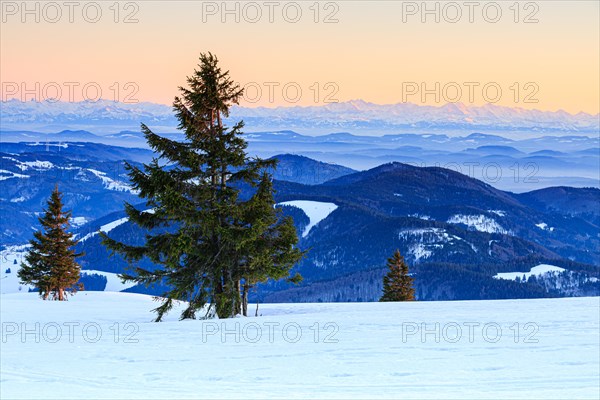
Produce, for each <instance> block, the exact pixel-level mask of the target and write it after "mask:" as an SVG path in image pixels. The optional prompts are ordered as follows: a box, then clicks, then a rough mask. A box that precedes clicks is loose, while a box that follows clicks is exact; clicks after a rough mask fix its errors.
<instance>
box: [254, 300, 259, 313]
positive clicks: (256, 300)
mask: <svg viewBox="0 0 600 400" xmlns="http://www.w3.org/2000/svg"><path fill="white" fill-rule="evenodd" d="M254 316H255V317H258V299H256V312H254Z"/></svg>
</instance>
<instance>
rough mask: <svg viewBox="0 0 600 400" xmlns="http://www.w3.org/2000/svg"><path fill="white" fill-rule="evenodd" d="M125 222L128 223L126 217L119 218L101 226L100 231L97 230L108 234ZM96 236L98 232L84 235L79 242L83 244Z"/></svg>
mask: <svg viewBox="0 0 600 400" xmlns="http://www.w3.org/2000/svg"><path fill="white" fill-rule="evenodd" d="M127 221H129V218H128V217H123V218H119V219H118V220H116V221H113V222H109V223H108V224H106V225H102V226H101V227H100V229H98V230H99V231H101V232H104V233H108V232H110V231H112V230H113V229H115V228H116V227H117V226H119V225H123V224H124V223H125V222H127ZM97 234H98V232H92V233H88V234H87V235H85V236H84V237H82V238H81V240H80V241H81V242H85V241H86V240H88V239H89V238H91V237H92V236H96V235H97Z"/></svg>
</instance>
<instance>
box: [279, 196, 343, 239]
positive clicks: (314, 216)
mask: <svg viewBox="0 0 600 400" xmlns="http://www.w3.org/2000/svg"><path fill="white" fill-rule="evenodd" d="M278 205H280V206H292V207H297V208H299V209H301V210H302V211H304V213H305V214H306V215H307V216H308V219H309V220H310V223H309V224H308V225H307V226H306V228H304V232H303V233H302V237H307V236H308V234H309V233H310V231H311V229H312V228H313V227H315V226H316V225H317V224H318V223H319V222H321V221H323V220H324V219H325V218H327V217H328V216H329V214H331V213H332V212H334V211H335V210H336V209H337V208H338V206H337V205H336V204H334V203H324V202H320V201H308V200H294V201H286V202H283V203H279V204H278Z"/></svg>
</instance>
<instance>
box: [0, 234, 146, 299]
mask: <svg viewBox="0 0 600 400" xmlns="http://www.w3.org/2000/svg"><path fill="white" fill-rule="evenodd" d="M29 247H30V245H29V244H26V245H20V246H7V247H6V248H5V249H3V250H1V251H0V293H2V294H10V293H27V292H28V291H29V289H33V286H30V285H23V284H21V282H20V279H19V277H18V276H17V273H18V272H19V270H20V269H21V262H23V261H25V255H26V254H27V251H28V250H29ZM15 260H16V261H17V264H15V263H14V262H15ZM107 262H110V260H107ZM9 268H10V272H6V271H7V270H8V269H9ZM81 274H98V275H102V276H105V277H106V287H105V288H104V290H105V291H107V292H120V291H122V290H125V289H129V288H130V287H133V286H135V284H134V283H131V282H128V283H121V278H119V276H118V275H117V274H114V273H112V272H104V271H97V270H88V269H86V270H81Z"/></svg>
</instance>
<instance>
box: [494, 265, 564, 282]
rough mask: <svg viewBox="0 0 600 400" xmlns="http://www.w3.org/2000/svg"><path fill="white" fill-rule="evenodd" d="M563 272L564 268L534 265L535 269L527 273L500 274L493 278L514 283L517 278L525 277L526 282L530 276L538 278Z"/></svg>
mask: <svg viewBox="0 0 600 400" xmlns="http://www.w3.org/2000/svg"><path fill="white" fill-rule="evenodd" d="M564 271H565V269H564V268H560V267H557V266H555V265H548V264H540V265H536V266H535V267H533V268H531V270H529V272H502V273H499V274H496V275H494V278H497V279H508V280H512V281H514V280H515V279H517V278H523V277H525V279H524V280H527V279H529V277H530V276H532V275H535V276H539V275H544V274H548V273H560V272H564Z"/></svg>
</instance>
